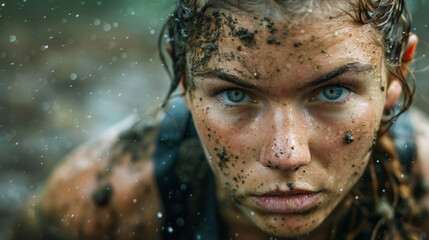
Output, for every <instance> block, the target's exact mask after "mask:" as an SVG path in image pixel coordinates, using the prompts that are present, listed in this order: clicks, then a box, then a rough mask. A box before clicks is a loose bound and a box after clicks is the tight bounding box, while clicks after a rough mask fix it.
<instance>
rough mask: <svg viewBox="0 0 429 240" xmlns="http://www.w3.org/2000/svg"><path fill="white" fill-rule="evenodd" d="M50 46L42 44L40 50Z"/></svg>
mask: <svg viewBox="0 0 429 240" xmlns="http://www.w3.org/2000/svg"><path fill="white" fill-rule="evenodd" d="M48 48H49V46H48V45H42V46H41V47H40V50H42V51H45V50H46V49H48Z"/></svg>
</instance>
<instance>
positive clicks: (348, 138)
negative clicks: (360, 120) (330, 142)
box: [344, 133, 355, 144]
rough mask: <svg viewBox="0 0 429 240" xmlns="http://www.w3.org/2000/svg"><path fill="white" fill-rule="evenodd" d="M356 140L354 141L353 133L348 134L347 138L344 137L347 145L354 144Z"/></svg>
mask: <svg viewBox="0 0 429 240" xmlns="http://www.w3.org/2000/svg"><path fill="white" fill-rule="evenodd" d="M354 140H355V139H354V137H353V134H352V133H348V134H346V136H344V141H345V142H346V143H347V144H350V143H352V142H353V141H354Z"/></svg>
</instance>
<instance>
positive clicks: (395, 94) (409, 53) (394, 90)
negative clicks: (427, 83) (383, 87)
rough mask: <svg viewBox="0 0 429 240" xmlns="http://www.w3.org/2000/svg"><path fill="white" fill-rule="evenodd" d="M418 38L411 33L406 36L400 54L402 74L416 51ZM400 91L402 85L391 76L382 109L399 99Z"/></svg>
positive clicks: (391, 105)
mask: <svg viewBox="0 0 429 240" xmlns="http://www.w3.org/2000/svg"><path fill="white" fill-rule="evenodd" d="M418 41H419V40H418V38H417V36H416V35H415V34H411V35H410V37H409V38H408V44H407V47H406V49H405V52H404V55H403V56H402V66H401V69H402V74H403V75H404V76H406V74H407V69H408V66H409V64H410V63H411V62H412V60H413V58H414V54H415V52H416V48H417V43H418ZM401 93H402V86H401V84H400V82H399V80H398V79H395V78H393V79H392V81H391V82H390V85H389V88H388V89H387V96H386V104H385V105H384V109H385V110H388V109H390V108H392V107H393V105H394V104H395V103H396V101H397V100H398V99H399V97H400V96H401Z"/></svg>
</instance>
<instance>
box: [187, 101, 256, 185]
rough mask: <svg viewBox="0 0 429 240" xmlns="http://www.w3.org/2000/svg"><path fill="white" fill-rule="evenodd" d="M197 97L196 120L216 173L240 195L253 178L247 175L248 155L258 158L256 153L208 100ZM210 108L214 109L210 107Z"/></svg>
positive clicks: (192, 103)
mask: <svg viewBox="0 0 429 240" xmlns="http://www.w3.org/2000/svg"><path fill="white" fill-rule="evenodd" d="M193 95H194V97H193V98H192V99H193V100H192V101H191V112H192V117H193V120H194V123H195V127H196V129H197V132H198V135H199V137H200V139H201V142H202V144H203V147H204V149H205V152H206V155H207V158H208V161H209V164H210V166H211V168H212V170H213V171H214V173H215V174H216V175H217V176H220V178H221V181H222V182H223V183H224V184H226V186H227V187H229V188H230V189H231V191H236V190H235V189H237V188H239V187H240V185H242V184H245V183H246V179H247V177H248V176H249V174H251V170H250V172H249V171H247V170H246V169H247V168H246V167H245V166H247V165H248V163H249V161H248V159H250V157H249V156H248V154H253V155H254V156H256V154H255V153H256V149H255V148H252V147H250V146H249V145H248V144H244V143H243V142H241V141H240V140H239V139H238V138H240V137H237V136H239V134H238V133H237V132H236V127H234V125H231V124H230V122H229V121H226V120H225V119H223V118H222V117H219V115H221V114H219V113H217V112H216V109H213V105H210V104H207V103H206V99H204V97H202V96H200V95H198V93H195V94H193ZM209 105H210V107H207V106H209ZM244 152H246V153H247V154H244ZM251 159H254V157H252V158H251Z"/></svg>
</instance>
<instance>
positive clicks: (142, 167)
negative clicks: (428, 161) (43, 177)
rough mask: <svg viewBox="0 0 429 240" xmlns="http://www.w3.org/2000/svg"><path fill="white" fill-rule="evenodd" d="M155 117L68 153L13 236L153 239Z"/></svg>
mask: <svg viewBox="0 0 429 240" xmlns="http://www.w3.org/2000/svg"><path fill="white" fill-rule="evenodd" d="M158 115H160V114H158ZM159 118H160V116H158V117H157V119H152V120H151V121H144V122H141V121H137V123H136V121H135V120H127V121H126V122H125V123H123V124H121V126H117V127H114V128H113V129H112V130H110V131H109V132H108V133H107V134H106V135H104V136H103V137H102V138H101V139H100V140H97V141H94V142H92V143H89V144H86V145H83V146H81V147H79V148H78V149H76V150H75V151H74V152H72V153H71V154H70V155H69V156H68V157H67V158H66V160H65V161H64V162H62V163H61V164H60V165H59V166H58V167H57V168H56V169H55V170H54V172H53V174H52V175H51V177H50V178H49V180H48V182H47V184H46V187H45V190H44V192H43V193H41V194H40V195H39V196H38V197H36V198H34V199H31V201H30V202H29V203H28V206H27V208H26V209H25V210H24V211H23V214H22V217H21V218H20V219H19V221H18V224H17V225H16V226H17V230H16V231H15V235H16V236H15V238H16V239H27V238H28V239H34V236H35V235H34V234H36V236H37V235H40V236H41V238H42V239H103V238H105V237H110V238H112V237H114V238H115V239H137V238H141V236H143V235H144V238H145V239H157V238H158V235H159V232H160V231H159V230H158V229H160V226H161V224H162V222H161V219H160V218H158V217H157V213H158V212H162V211H163V209H162V203H161V199H160V197H159V193H158V190H157V185H156V181H155V176H154V171H153V170H154V165H153V161H152V155H153V151H154V150H155V144H156V141H155V140H156V136H157V132H158V128H157V125H158V124H157V123H158V120H159ZM133 122H134V123H135V124H133ZM23 234H26V235H28V236H22V235H23Z"/></svg>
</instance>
